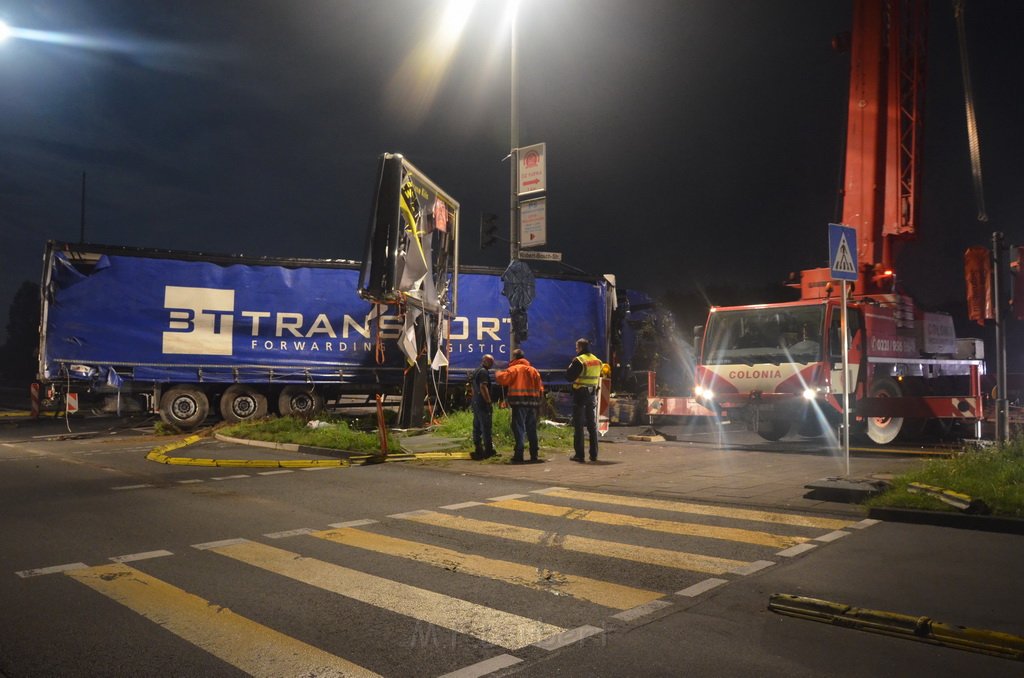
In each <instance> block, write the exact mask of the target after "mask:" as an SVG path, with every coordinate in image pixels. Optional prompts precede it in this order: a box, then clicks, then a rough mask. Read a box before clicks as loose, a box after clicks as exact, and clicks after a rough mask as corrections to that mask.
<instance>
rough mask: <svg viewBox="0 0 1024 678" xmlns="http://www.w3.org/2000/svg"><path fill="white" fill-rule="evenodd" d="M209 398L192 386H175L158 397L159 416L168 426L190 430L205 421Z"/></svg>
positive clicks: (208, 409)
mask: <svg viewBox="0 0 1024 678" xmlns="http://www.w3.org/2000/svg"><path fill="white" fill-rule="evenodd" d="M208 414H210V400H209V399H208V398H207V397H206V394H205V393H203V392H202V391H201V390H200V389H198V388H196V387H194V386H175V387H174V388H172V389H169V390H167V391H164V394H163V396H162V397H161V398H160V418H161V419H162V420H163V422H164V423H165V424H167V425H168V426H174V427H175V428H179V429H182V430H191V429H193V428H195V427H196V426H199V425H200V424H202V423H203V422H204V421H206V416H207V415H208Z"/></svg>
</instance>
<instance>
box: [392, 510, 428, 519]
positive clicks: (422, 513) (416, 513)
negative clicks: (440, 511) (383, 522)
mask: <svg viewBox="0 0 1024 678" xmlns="http://www.w3.org/2000/svg"><path fill="white" fill-rule="evenodd" d="M432 513H433V511H427V510H426V509H419V510H416V511H406V512H405V513H392V514H391V515H389V516H388V518H409V517H410V516H429V515H430V514H432Z"/></svg>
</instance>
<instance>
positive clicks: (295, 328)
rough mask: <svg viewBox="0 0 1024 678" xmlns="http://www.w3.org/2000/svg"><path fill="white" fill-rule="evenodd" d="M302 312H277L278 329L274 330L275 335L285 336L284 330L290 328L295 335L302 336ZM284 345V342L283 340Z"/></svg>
mask: <svg viewBox="0 0 1024 678" xmlns="http://www.w3.org/2000/svg"><path fill="white" fill-rule="evenodd" d="M301 327H302V314H301V313H278V314H277V331H275V332H274V336H277V337H283V336H284V331H285V330H288V331H289V332H291V333H292V336H293V337H301V336H302V332H300V331H299V330H300V328H301ZM281 344H282V346H283V345H284V342H281Z"/></svg>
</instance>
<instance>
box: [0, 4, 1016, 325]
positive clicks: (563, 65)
mask: <svg viewBox="0 0 1024 678" xmlns="http://www.w3.org/2000/svg"><path fill="white" fill-rule="evenodd" d="M445 4H446V3H445V2H443V1H440V0H439V1H428V0H374V1H371V0H358V1H354V0H184V1H182V2H174V3H171V2H157V1H155V0H124V1H121V0H32V1H29V0H0V18H3V19H5V20H6V21H7V22H8V23H10V24H11V25H13V26H15V27H17V28H19V29H22V30H23V31H24V30H30V31H38V32H43V34H42V35H37V34H35V33H32V34H31V36H34V37H37V38H43V39H12V40H9V41H7V42H6V43H4V44H3V45H0V251H2V255H0V256H2V261H3V273H2V277H0V312H3V313H4V320H5V321H6V309H7V307H8V305H9V304H10V300H11V298H12V297H13V295H14V292H15V290H16V289H17V287H18V286H19V285H20V284H21V283H22V282H23V281H25V280H32V281H38V278H39V273H40V271H39V268H40V262H41V255H42V251H43V245H44V243H45V241H46V240H48V239H58V240H69V241H77V240H78V239H79V222H80V189H81V176H82V172H86V173H87V201H86V210H85V212H86V226H85V229H86V235H85V239H86V241H87V242H97V243H109V244H124V245H133V246H147V247H159V248H171V249H183V250H193V251H206V252H226V253H244V254H251V255H275V256H299V257H324V258H348V259H358V258H360V257H361V256H362V247H363V244H364V239H365V235H366V227H367V221H368V217H369V213H370V203H371V199H372V194H373V190H374V185H373V179H374V170H375V165H376V161H377V158H378V156H379V155H380V154H381V153H383V152H398V153H402V154H404V155H405V156H406V157H407V158H409V159H410V160H411V161H412V162H413V163H414V164H415V165H417V166H418V167H419V168H420V169H421V170H423V171H424V172H425V173H426V174H427V175H429V176H430V177H431V178H432V179H433V180H435V181H436V182H437V183H438V184H440V185H441V186H442V187H443V188H444V189H445V190H446V191H447V192H448V193H449V194H451V195H452V196H453V197H455V198H456V199H457V200H459V201H460V203H461V208H462V217H461V218H462V227H463V231H462V241H461V245H462V261H463V263H464V264H490V265H495V266H504V265H505V264H507V261H508V250H507V247H506V246H505V245H503V244H500V243H499V245H498V246H496V247H493V248H492V249H490V250H487V251H485V252H481V251H480V250H479V248H478V223H479V215H480V213H481V212H495V213H497V214H499V215H500V221H501V224H502V233H503V234H507V228H508V202H509V198H508V191H509V174H508V164H507V163H506V162H502V159H503V158H504V157H505V156H506V155H507V154H508V150H509V118H510V115H509V109H510V101H509V99H510V96H509V90H510V85H509V81H510V77H509V70H510V69H509V43H508V35H509V31H508V28H507V26H506V25H504V24H503V13H502V9H503V7H504V5H505V3H503V2H497V1H486V0H483V1H481V2H477V3H476V6H475V8H474V10H473V12H472V14H471V15H470V17H469V19H468V22H467V23H466V24H465V28H464V32H463V34H462V38H461V41H460V42H459V43H458V45H457V46H455V47H452V48H451V50H450V52H449V57H450V59H449V62H448V64H447V67H446V68H443V69H442V68H439V67H437V66H436V65H434V64H432V63H431V62H430V61H428V60H427V59H426V57H425V56H424V55H427V54H431V53H433V54H437V53H439V51H440V50H439V49H438V45H437V44H432V43H431V42H430V41H431V36H433V35H434V34H435V30H436V26H437V25H438V23H439V20H440V17H441V16H442V13H443V11H442V10H443V9H444V7H445ZM850 14H851V2H849V1H838V0H837V1H829V0H800V1H796V0H689V1H687V0H665V1H662V0H633V1H631V2H626V1H624V0H524V2H523V6H522V9H521V12H520V17H519V24H518V25H519V29H518V31H519V43H518V44H519V79H520V142H521V144H522V145H527V144H532V143H537V142H546V143H547V150H548V174H549V192H548V196H549V197H548V229H549V233H548V238H549V243H548V246H547V247H546V248H544V249H546V250H551V251H558V252H562V253H563V254H564V259H565V261H566V262H568V263H570V264H572V265H573V266H576V267H578V268H581V269H585V270H587V271H591V272H594V273H605V272H612V273H615V274H617V275H618V277H619V281H620V283H622V284H623V285H625V286H629V287H636V288H640V289H644V290H646V291H648V292H650V293H654V294H662V293H664V292H665V291H666V290H669V291H673V290H674V291H677V292H680V291H689V290H693V289H695V288H706V287H714V286H718V285H722V284H726V283H732V284H735V285H740V286H764V285H766V284H769V283H773V282H776V281H780V282H781V281H782V280H783V279H784V278H785V277H786V275H787V273H788V272H789V271H792V270H799V269H801V268H808V267H815V266H821V265H826V264H827V224H828V222H829V221H834V220H836V219H837V217H838V214H837V198H836V193H837V185H838V182H839V172H840V168H841V167H842V156H841V152H842V145H843V137H844V134H845V116H846V96H847V85H848V80H847V76H848V67H849V61H848V55H842V54H837V53H835V52H834V51H833V50H832V48H831V44H830V43H831V38H832V36H833V35H835V34H836V33H839V32H841V31H844V30H847V29H848V28H849V23H850ZM967 31H968V40H969V45H970V58H971V68H972V77H973V80H974V88H975V95H976V103H977V111H978V121H979V129H980V135H981V153H982V162H983V171H984V180H985V198H986V204H987V212H988V215H989V217H990V221H989V222H988V223H979V222H978V220H977V209H976V207H975V202H974V195H973V191H972V184H971V174H970V165H969V160H968V148H967V138H966V132H965V121H964V120H965V117H964V104H963V88H962V84H961V75H960V65H959V55H958V52H957V44H956V30H955V23H954V20H953V11H952V2H951V1H950V0H933V2H932V3H931V16H930V33H929V38H930V52H929V71H928V87H927V94H926V98H927V110H926V118H925V124H926V147H925V156H924V162H925V165H924V174H925V176H924V194H923V208H922V209H923V211H922V219H921V232H920V236H919V241H918V242H916V243H913V244H912V245H911V246H909V247H907V248H906V249H905V254H904V255H903V259H902V261H901V264H902V265H901V266H900V268H899V269H898V271H899V273H900V275H901V277H902V281H903V284H904V287H905V289H906V290H907V291H908V292H910V293H912V294H913V295H915V296H916V297H918V298H919V299H920V300H922V301H923V302H925V304H929V303H930V304H939V303H942V302H944V301H946V300H947V299H950V298H954V297H957V296H958V295H961V294H962V287H963V284H962V282H961V280H962V273H961V256H962V252H963V250H964V248H965V247H966V246H968V245H971V244H987V243H988V242H989V238H990V234H991V232H992V231H994V230H1002V231H1004V232H1005V233H1006V234H1007V239H1008V241H1010V242H1013V243H1017V242H1021V243H1024V190H1022V189H1024V134H1022V123H1024V51H1022V50H1021V47H1020V35H1021V34H1022V32H1024V3H1022V2H1020V1H1019V0H967ZM22 34H23V35H24V33H22ZM2 324H6V322H4V323H2ZM0 332H3V328H2V327H0ZM0 339H2V336H0Z"/></svg>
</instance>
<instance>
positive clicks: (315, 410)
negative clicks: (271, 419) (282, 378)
mask: <svg viewBox="0 0 1024 678" xmlns="http://www.w3.org/2000/svg"><path fill="white" fill-rule="evenodd" d="M323 409H324V397H323V396H322V395H320V392H319V391H317V390H316V389H315V388H314V387H312V386H285V387H284V388H283V389H282V390H281V395H280V396H278V398H277V411H278V413H279V414H280V415H281V416H282V417H305V418H307V419H308V418H310V417H313V416H315V415H317V414H319V413H320V412H321V411H322V410H323Z"/></svg>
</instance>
